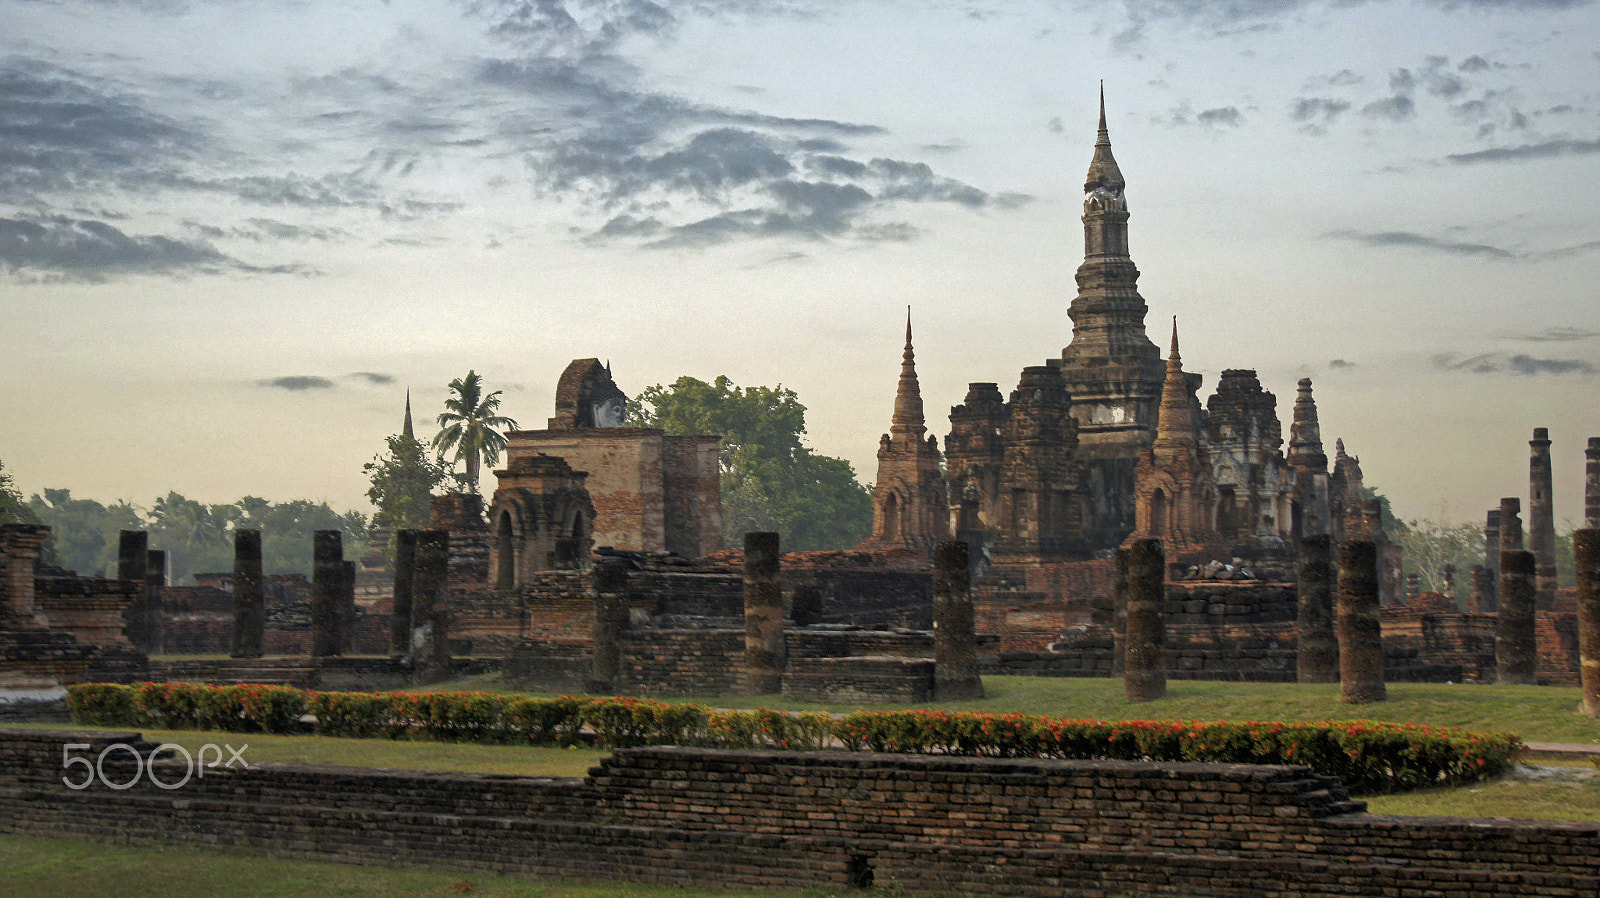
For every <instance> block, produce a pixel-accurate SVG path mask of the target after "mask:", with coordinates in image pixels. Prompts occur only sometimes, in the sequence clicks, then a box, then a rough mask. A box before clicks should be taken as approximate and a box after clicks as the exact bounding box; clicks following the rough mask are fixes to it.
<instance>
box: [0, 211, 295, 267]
mask: <svg viewBox="0 0 1600 898" xmlns="http://www.w3.org/2000/svg"><path fill="white" fill-rule="evenodd" d="M0 267H3V268H4V269H5V270H6V271H8V272H10V273H12V274H14V275H18V276H21V277H24V278H35V277H39V278H45V279H52V280H54V279H59V280H74V281H105V280H108V279H109V278H111V277H113V276H118V275H129V274H159V275H182V274H216V273H221V272H225V271H235V272H253V273H287V272H291V271H298V270H299V269H297V268H295V267H294V266H279V267H276V268H258V267H255V266H251V265H246V264H245V263H243V262H241V261H239V260H238V259H234V258H232V257H230V256H227V255H225V254H223V253H221V252H219V251H218V250H217V249H216V248H215V247H213V246H212V245H211V244H209V243H206V242H204V241H199V240H178V239H175V238H172V237H163V236H159V235H156V236H139V235H130V234H127V233H124V232H123V231H121V230H119V229H118V228H115V227H113V226H111V225H109V224H106V223H105V222H103V221H93V220H84V219H69V218H57V217H43V218H38V219H20V218H0Z"/></svg>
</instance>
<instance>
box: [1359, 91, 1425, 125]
mask: <svg viewBox="0 0 1600 898" xmlns="http://www.w3.org/2000/svg"><path fill="white" fill-rule="evenodd" d="M1415 111H1416V104H1415V103H1413V102H1412V101H1411V98H1410V97H1408V96H1406V95H1405V94H1395V95H1394V96H1392V97H1385V98H1384V99H1382V100H1374V101H1373V102H1371V103H1368V104H1367V105H1365V106H1363V107H1361V114H1362V115H1365V116H1368V117H1370V118H1385V119H1388V120H1390V121H1393V122H1400V121H1405V120H1406V119H1408V118H1410V117H1411V115H1412V113H1414V112H1415Z"/></svg>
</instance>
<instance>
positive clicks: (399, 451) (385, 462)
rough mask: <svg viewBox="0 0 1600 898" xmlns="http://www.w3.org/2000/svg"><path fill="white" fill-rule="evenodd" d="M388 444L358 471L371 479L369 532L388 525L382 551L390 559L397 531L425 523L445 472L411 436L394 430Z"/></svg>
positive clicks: (441, 465) (417, 528) (424, 525)
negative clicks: (371, 511) (381, 452)
mask: <svg viewBox="0 0 1600 898" xmlns="http://www.w3.org/2000/svg"><path fill="white" fill-rule="evenodd" d="M388 445H389V449H388V452H386V453H384V454H382V455H379V456H377V457H375V458H373V460H372V461H370V462H367V463H366V464H365V465H363V466H362V468H361V470H363V471H364V472H366V475H367V479H368V480H370V481H372V487H371V488H370V489H368V490H367V498H368V499H370V500H372V505H373V507H374V508H376V509H377V511H376V512H374V513H373V515H372V532H373V533H376V531H377V530H378V529H379V528H388V530H389V542H388V545H386V546H385V547H384V554H385V555H387V556H388V558H389V559H390V560H391V561H393V560H394V550H395V541H396V540H397V539H398V534H399V532H400V531H401V530H420V529H422V528H424V527H427V526H428V519H429V517H430V512H431V506H432V503H433V490H434V488H435V487H437V486H438V485H439V484H441V483H443V482H444V481H445V479H446V478H447V477H448V471H447V470H446V468H445V465H444V462H443V461H441V460H439V459H438V458H430V457H429V456H428V450H427V448H426V447H425V446H423V445H422V443H421V442H419V441H418V440H417V439H415V438H414V437H410V436H407V435H406V434H403V433H397V434H395V435H394V436H391V437H389V438H388Z"/></svg>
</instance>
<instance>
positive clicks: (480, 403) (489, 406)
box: [433, 370, 517, 493]
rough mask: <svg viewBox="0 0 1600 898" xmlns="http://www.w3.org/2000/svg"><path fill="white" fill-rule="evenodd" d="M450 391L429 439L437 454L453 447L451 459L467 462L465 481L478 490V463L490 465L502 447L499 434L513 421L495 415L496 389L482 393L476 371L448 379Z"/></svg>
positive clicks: (511, 424) (504, 445)
mask: <svg viewBox="0 0 1600 898" xmlns="http://www.w3.org/2000/svg"><path fill="white" fill-rule="evenodd" d="M450 392H451V393H453V394H455V395H453V396H451V397H450V398H449V399H446V400H445V401H444V407H445V410H444V411H443V412H440V413H439V428H440V430H439V433H438V435H437V436H435V437H434V438H433V445H434V448H436V449H438V450H439V451H440V453H445V452H449V451H450V450H452V449H454V450H455V453H456V454H455V458H454V459H453V460H454V461H457V462H459V461H462V460H465V461H466V463H467V483H469V484H471V490H472V492H474V493H476V492H477V491H478V470H479V466H480V465H481V464H484V463H487V464H489V465H490V466H493V465H494V463H495V462H497V461H499V460H500V453H501V452H502V451H504V450H505V448H506V438H505V436H504V435H502V434H501V433H500V431H502V430H511V429H513V428H515V427H516V426H517V422H516V421H513V420H512V419H510V418H505V417H501V416H500V415H498V414H496V412H498V411H499V410H500V391H499V390H495V391H494V392H493V393H490V394H488V395H487V396H485V395H484V394H483V379H482V378H481V377H479V376H478V372H476V371H470V370H469V371H468V372H467V376H466V377H458V378H456V379H455V380H452V381H450Z"/></svg>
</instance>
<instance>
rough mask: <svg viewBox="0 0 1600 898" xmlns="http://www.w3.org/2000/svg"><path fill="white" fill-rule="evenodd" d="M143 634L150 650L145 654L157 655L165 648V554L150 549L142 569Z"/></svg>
mask: <svg viewBox="0 0 1600 898" xmlns="http://www.w3.org/2000/svg"><path fill="white" fill-rule="evenodd" d="M144 582H145V591H144V595H145V600H144V633H145V638H146V639H147V640H149V645H150V648H148V649H146V650H145V652H146V654H152V655H153V654H159V653H161V652H163V651H166V648H167V614H166V603H165V601H164V599H163V595H162V594H163V593H164V592H166V588H167V553H166V552H165V551H164V550H162V549H151V550H150V555H149V558H148V560H147V561H146V562H145V568H144Z"/></svg>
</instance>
